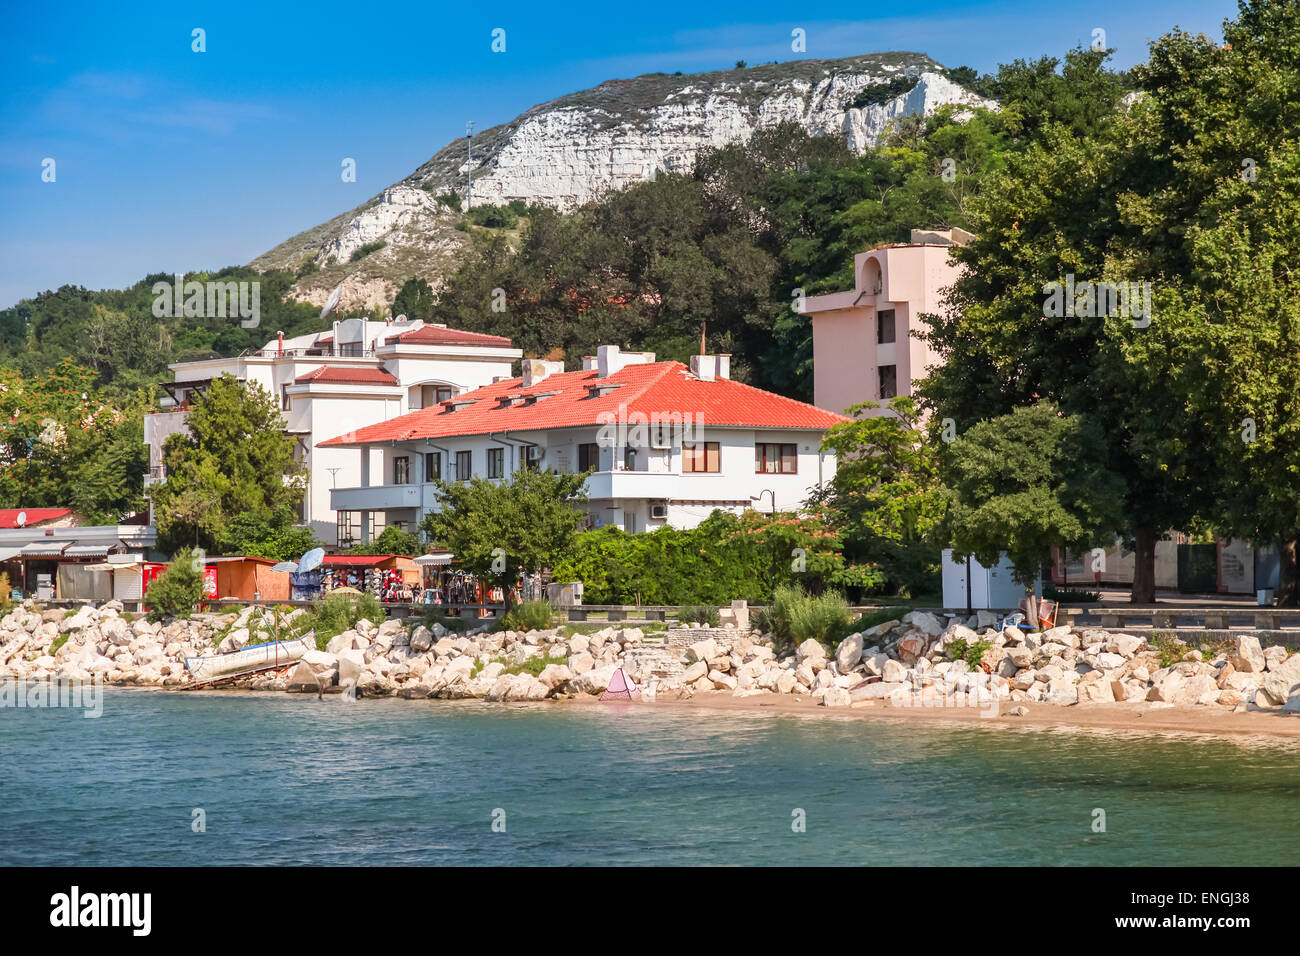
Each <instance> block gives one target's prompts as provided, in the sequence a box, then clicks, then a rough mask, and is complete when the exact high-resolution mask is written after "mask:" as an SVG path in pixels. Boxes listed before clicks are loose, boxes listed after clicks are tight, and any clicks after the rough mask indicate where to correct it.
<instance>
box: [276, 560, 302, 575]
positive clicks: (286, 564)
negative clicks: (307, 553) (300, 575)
mask: <svg viewBox="0 0 1300 956" xmlns="http://www.w3.org/2000/svg"><path fill="white" fill-rule="evenodd" d="M271 570H272V571H287V572H289V573H290V574H296V573H297V572H298V562H297V561H281V562H280V563H279V564H277V565H276V566H275V567H273V568H271Z"/></svg>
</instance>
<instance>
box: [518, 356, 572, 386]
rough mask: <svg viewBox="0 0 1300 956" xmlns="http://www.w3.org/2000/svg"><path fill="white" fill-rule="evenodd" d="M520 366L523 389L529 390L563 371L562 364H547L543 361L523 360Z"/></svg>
mask: <svg viewBox="0 0 1300 956" xmlns="http://www.w3.org/2000/svg"><path fill="white" fill-rule="evenodd" d="M522 366H523V373H524V385H523V387H524V388H529V387H530V386H533V385H536V384H537V383H538V382H540V381H542V380H543V379H545V378H547V377H549V376H551V375H558V374H559V373H560V372H563V371H564V363H563V362H547V361H546V360H544V359H524V360H523V362H522Z"/></svg>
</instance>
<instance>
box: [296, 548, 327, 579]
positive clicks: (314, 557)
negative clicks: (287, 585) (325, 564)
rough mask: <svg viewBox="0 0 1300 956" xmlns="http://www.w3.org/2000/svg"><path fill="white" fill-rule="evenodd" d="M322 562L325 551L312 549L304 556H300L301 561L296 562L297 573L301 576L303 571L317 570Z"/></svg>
mask: <svg viewBox="0 0 1300 956" xmlns="http://www.w3.org/2000/svg"><path fill="white" fill-rule="evenodd" d="M324 560H325V549H324V548H312V549H311V550H310V551H308V552H307V553H306V554H304V555H303V556H302V560H301V561H299V562H298V573H299V574H301V573H303V572H304V571H315V570H316V569H317V568H319V567H320V565H321V562H322V561H324Z"/></svg>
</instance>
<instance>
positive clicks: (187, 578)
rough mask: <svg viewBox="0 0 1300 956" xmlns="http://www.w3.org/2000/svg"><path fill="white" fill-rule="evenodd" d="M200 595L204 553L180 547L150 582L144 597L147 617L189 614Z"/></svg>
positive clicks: (160, 618) (158, 617)
mask: <svg viewBox="0 0 1300 956" xmlns="http://www.w3.org/2000/svg"><path fill="white" fill-rule="evenodd" d="M202 598H203V555H202V552H200V551H197V550H195V551H190V550H187V549H181V550H180V551H178V552H177V553H176V556H175V557H174V558H173V559H172V561H171V563H170V564H168V565H167V569H166V570H165V571H163V573H162V574H160V575H158V577H156V578H154V579H153V580H152V581H151V582H150V583H149V589H148V590H147V591H146V592H145V595H144V600H145V603H146V604H148V605H149V620H151V621H161V620H165V619H168V618H177V617H189V616H190V614H191V613H192V612H193V610H194V605H196V604H198V603H199V601H200V600H201V599H202Z"/></svg>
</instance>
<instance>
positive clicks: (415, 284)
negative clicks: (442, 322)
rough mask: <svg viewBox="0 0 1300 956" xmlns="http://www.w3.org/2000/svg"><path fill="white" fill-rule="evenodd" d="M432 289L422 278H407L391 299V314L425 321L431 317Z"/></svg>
mask: <svg viewBox="0 0 1300 956" xmlns="http://www.w3.org/2000/svg"><path fill="white" fill-rule="evenodd" d="M433 302H434V299H433V289H432V288H431V287H430V286H429V283H427V282H425V281H424V280H423V279H420V278H415V279H407V280H406V281H405V282H403V283H402V288H401V289H399V290H398V292H397V295H396V297H394V299H393V310H392V311H393V315H404V316H406V317H407V318H408V319H421V320H423V321H425V322H427V321H429V320H430V319H432V318H433Z"/></svg>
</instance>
